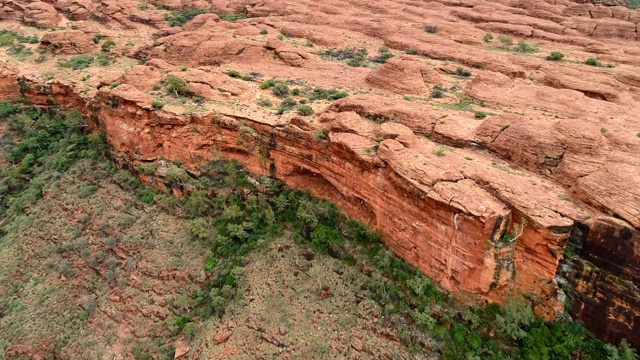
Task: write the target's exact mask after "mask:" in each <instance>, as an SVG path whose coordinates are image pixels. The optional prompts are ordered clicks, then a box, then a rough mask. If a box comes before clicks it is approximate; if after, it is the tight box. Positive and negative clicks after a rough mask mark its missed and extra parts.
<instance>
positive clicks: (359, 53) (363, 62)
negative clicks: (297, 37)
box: [320, 47, 368, 67]
mask: <svg viewBox="0 0 640 360" xmlns="http://www.w3.org/2000/svg"><path fill="white" fill-rule="evenodd" d="M367 54H368V53H367V49H364V48H361V49H356V48H354V47H348V48H344V49H334V48H330V49H327V50H325V51H322V52H320V57H322V58H323V59H326V60H332V61H343V62H345V63H346V64H347V65H349V66H353V67H364V66H367Z"/></svg>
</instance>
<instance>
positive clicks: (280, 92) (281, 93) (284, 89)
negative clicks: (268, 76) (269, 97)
mask: <svg viewBox="0 0 640 360" xmlns="http://www.w3.org/2000/svg"><path fill="white" fill-rule="evenodd" d="M271 91H272V92H273V95H275V96H277V97H279V98H286V97H287V96H289V87H288V86H287V84H285V83H277V84H276V85H275V86H273V87H272V88H271Z"/></svg>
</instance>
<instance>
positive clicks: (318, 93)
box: [309, 87, 349, 101]
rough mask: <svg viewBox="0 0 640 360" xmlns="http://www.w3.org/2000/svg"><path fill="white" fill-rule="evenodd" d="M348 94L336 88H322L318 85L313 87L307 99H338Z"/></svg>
mask: <svg viewBox="0 0 640 360" xmlns="http://www.w3.org/2000/svg"><path fill="white" fill-rule="evenodd" d="M347 96H349V93H347V92H346V91H340V90H338V89H329V90H327V89H323V88H320V87H317V88H314V89H313V91H312V92H311V94H310V95H309V100H312V101H313V100H338V99H342V98H345V97H347Z"/></svg>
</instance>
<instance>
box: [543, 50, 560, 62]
mask: <svg viewBox="0 0 640 360" xmlns="http://www.w3.org/2000/svg"><path fill="white" fill-rule="evenodd" d="M545 59H546V60H549V61H562V60H563V59H564V54H563V53H561V52H559V51H553V52H551V54H549V55H547V57H546V58H545Z"/></svg>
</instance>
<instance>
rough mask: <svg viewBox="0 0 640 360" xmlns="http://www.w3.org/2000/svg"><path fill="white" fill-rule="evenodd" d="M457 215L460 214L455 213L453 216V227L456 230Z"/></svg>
mask: <svg viewBox="0 0 640 360" xmlns="http://www.w3.org/2000/svg"><path fill="white" fill-rule="evenodd" d="M458 216H460V214H458V213H456V214H455V215H454V216H453V227H454V228H455V229H456V230H458Z"/></svg>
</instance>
